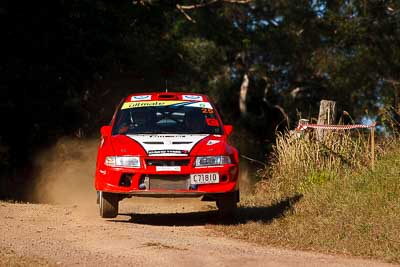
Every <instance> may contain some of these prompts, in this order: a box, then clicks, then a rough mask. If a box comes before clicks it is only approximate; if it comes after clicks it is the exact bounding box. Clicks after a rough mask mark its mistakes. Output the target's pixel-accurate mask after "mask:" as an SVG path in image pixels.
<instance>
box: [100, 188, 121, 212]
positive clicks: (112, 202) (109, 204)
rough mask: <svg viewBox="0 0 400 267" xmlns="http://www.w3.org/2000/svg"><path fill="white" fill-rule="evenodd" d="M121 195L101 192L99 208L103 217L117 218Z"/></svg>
mask: <svg viewBox="0 0 400 267" xmlns="http://www.w3.org/2000/svg"><path fill="white" fill-rule="evenodd" d="M118 204H119V197H118V195H117V194H112V193H107V192H102V191H100V192H99V208H100V216H101V217H102V218H115V217H117V215H118Z"/></svg>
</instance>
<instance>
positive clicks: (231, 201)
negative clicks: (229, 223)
mask: <svg viewBox="0 0 400 267" xmlns="http://www.w3.org/2000/svg"><path fill="white" fill-rule="evenodd" d="M237 202H238V192H229V193H225V194H222V195H221V196H219V197H218V198H217V201H216V204H217V207H218V215H219V216H220V217H225V218H227V217H234V215H235V211H236V209H237Z"/></svg>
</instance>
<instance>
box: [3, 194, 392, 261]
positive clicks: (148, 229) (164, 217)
mask: <svg viewBox="0 0 400 267" xmlns="http://www.w3.org/2000/svg"><path fill="white" fill-rule="evenodd" d="M93 202H94V201H93ZM0 218H1V223H0V233H1V235H0V251H1V252H0V265H1V266H10V265H11V266H43V265H48V266H60V265H61V266H74V265H77V266H82V265H84V266H96V265H100V266H104V265H107V266H122V265H135V266H191V267H195V266H241V267H242V266H392V265H389V264H385V263H380V262H374V261H369V260H363V259H357V258H345V257H340V256H335V255H324V254H318V253H311V252H302V251H291V250H286V249H278V248H271V247H262V246H258V245H254V244H250V243H246V242H243V241H239V240H234V239H229V238H225V237H223V236H219V235H218V233H215V232H213V231H212V230H210V229H208V227H207V225H210V224H215V223H219V220H218V217H217V216H216V212H215V207H214V206H210V204H208V203H206V202H200V201H199V200H198V199H167V200H165V199H149V198H132V199H127V200H124V201H122V202H121V204H120V215H119V216H118V217H117V218H115V219H101V218H100V216H99V215H98V209H97V206H96V204H95V203H88V204H87V205H82V204H80V205H74V204H70V205H48V204H14V203H6V202H0Z"/></svg>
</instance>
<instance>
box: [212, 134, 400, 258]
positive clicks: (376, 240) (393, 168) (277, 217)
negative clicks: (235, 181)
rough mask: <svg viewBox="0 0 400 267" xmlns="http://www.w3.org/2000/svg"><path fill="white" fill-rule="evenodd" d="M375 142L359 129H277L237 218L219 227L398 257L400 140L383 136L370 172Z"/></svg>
mask: <svg viewBox="0 0 400 267" xmlns="http://www.w3.org/2000/svg"><path fill="white" fill-rule="evenodd" d="M369 141H370V140H369V136H368V135H366V134H365V135H364V134H361V133H357V134H355V135H354V134H352V135H350V133H340V134H338V133H336V134H331V135H328V136H327V137H326V139H324V140H323V141H317V140H316V139H315V138H314V137H313V136H312V134H311V133H310V134H305V135H303V136H300V137H296V136H294V135H289V134H287V135H283V136H279V137H278V139H277V143H276V147H275V148H274V149H275V150H274V156H273V158H272V162H271V165H270V167H269V168H267V169H265V170H263V171H262V172H261V173H260V174H261V175H262V176H263V177H264V179H263V180H262V181H261V182H259V183H258V184H257V185H256V187H257V189H256V194H254V195H251V196H244V197H243V198H242V202H241V208H240V209H239V214H238V218H239V219H238V222H237V223H236V224H233V225H229V226H215V228H217V230H219V231H223V232H225V233H226V234H227V235H229V236H232V237H236V238H241V239H245V240H249V241H253V242H256V243H260V244H264V245H275V246H283V247H290V248H294V249H306V250H317V251H321V252H329V253H341V254H346V255H354V256H362V257H371V258H376V259H380V260H384V261H388V262H395V263H400V241H399V240H400V223H399V222H400V201H399V200H400V164H399V163H400V146H399V145H400V143H399V141H398V140H395V139H391V140H385V143H382V142H380V144H379V145H378V147H377V154H378V158H379V160H378V161H377V163H376V168H375V170H374V171H372V170H371V168H370V167H371V166H370V162H371V157H370V147H369ZM282 203H284V204H285V205H284V208H280V209H279V208H278V209H276V207H280V206H282ZM254 210H256V211H261V213H262V212H263V211H264V212H270V214H261V213H260V214H258V215H254V214H252V212H253V211H254ZM271 212H272V214H271Z"/></svg>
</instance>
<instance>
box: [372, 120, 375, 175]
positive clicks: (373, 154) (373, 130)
mask: <svg viewBox="0 0 400 267" xmlns="http://www.w3.org/2000/svg"><path fill="white" fill-rule="evenodd" d="M371 169H372V170H373V171H374V170H375V125H373V126H372V127H371Z"/></svg>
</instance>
